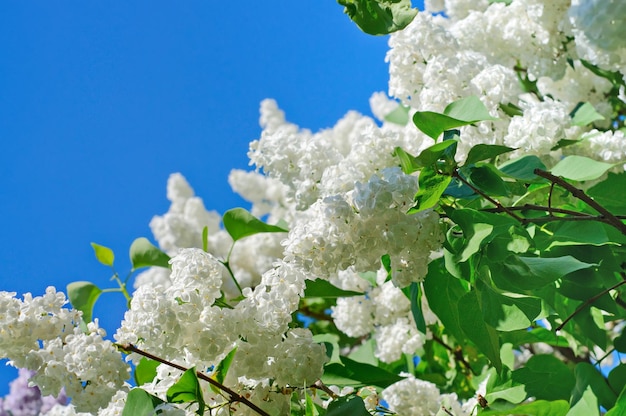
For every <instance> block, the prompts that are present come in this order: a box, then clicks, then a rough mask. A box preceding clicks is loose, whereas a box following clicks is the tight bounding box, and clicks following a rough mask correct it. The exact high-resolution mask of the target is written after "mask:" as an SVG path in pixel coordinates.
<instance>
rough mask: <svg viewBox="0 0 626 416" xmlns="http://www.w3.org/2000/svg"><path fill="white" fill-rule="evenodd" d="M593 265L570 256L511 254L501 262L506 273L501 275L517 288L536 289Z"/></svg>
mask: <svg viewBox="0 0 626 416" xmlns="http://www.w3.org/2000/svg"><path fill="white" fill-rule="evenodd" d="M593 266H595V265H594V264H590V263H584V262H582V261H580V260H578V259H576V258H574V257H572V256H563V257H549V258H543V257H521V256H514V255H513V256H509V257H508V258H507V259H506V261H505V262H504V263H503V264H502V268H503V273H505V274H506V275H505V276H502V277H504V278H505V280H509V281H510V282H511V283H512V284H513V285H514V286H516V287H518V288H521V289H538V288H540V287H542V286H545V285H548V284H550V283H552V282H555V281H556V280H557V279H559V278H561V277H563V276H565V275H567V274H569V273H572V272H575V271H576V270H581V269H587V268H589V267H593Z"/></svg>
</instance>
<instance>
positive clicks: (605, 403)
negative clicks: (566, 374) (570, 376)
mask: <svg viewBox="0 0 626 416" xmlns="http://www.w3.org/2000/svg"><path fill="white" fill-rule="evenodd" d="M574 374H575V375H576V387H575V388H574V392H573V393H572V397H571V400H570V403H571V404H572V406H574V404H576V402H578V401H579V400H581V399H582V398H583V394H584V392H585V390H586V389H587V387H590V388H591V390H592V391H593V394H594V395H595V396H596V397H597V398H598V401H599V402H600V405H601V406H602V407H604V408H605V409H610V408H611V407H613V406H615V401H616V400H617V395H616V394H615V393H614V392H613V390H612V389H611V387H610V386H609V383H608V382H607V380H606V379H605V378H604V376H603V375H602V373H600V371H598V369H596V368H595V367H594V366H593V365H591V364H589V363H578V364H576V368H575V369H574Z"/></svg>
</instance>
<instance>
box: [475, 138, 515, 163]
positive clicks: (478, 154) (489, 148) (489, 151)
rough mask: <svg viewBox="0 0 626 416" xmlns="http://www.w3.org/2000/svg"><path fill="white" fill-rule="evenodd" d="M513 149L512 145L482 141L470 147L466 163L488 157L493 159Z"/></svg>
mask: <svg viewBox="0 0 626 416" xmlns="http://www.w3.org/2000/svg"><path fill="white" fill-rule="evenodd" d="M513 150H515V149H514V148H512V147H507V146H500V145H497V144H482V143H480V144H477V145H476V146H473V147H472V148H471V149H470V151H469V153H468V154H467V158H466V159H465V165H466V166H467V165H471V164H472V163H476V162H480V161H482V160H486V159H493V158H494V157H496V156H499V155H501V154H503V153H507V152H511V151H513Z"/></svg>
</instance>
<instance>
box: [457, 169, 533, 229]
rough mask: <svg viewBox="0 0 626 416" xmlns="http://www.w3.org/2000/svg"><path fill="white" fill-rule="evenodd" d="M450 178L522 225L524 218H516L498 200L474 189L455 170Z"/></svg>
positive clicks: (515, 215)
mask: <svg viewBox="0 0 626 416" xmlns="http://www.w3.org/2000/svg"><path fill="white" fill-rule="evenodd" d="M452 176H453V177H455V178H458V179H459V180H460V181H461V182H463V183H464V184H465V185H467V186H468V187H469V188H470V189H471V190H472V191H474V192H476V193H477V194H478V195H480V196H482V197H483V198H485V199H486V200H487V201H489V202H491V203H492V204H494V205H495V206H496V207H497V208H498V209H501V210H502V212H505V213H507V214H508V215H509V216H511V217H513V218H515V219H516V220H518V221H519V222H521V223H522V224H524V218H522V217H520V216H518V215H517V214H515V213H514V212H513V211H511V210H510V209H508V207H505V206H504V205H502V204H501V203H500V202H499V201H498V200H496V199H493V198H492V197H490V196H489V195H487V194H486V193H484V192H483V191H481V190H480V189H478V188H476V187H475V186H474V185H472V184H471V183H470V182H469V181H468V180H467V179H465V178H464V177H463V176H462V175H461V174H460V173H459V171H458V170H455V171H454V172H452Z"/></svg>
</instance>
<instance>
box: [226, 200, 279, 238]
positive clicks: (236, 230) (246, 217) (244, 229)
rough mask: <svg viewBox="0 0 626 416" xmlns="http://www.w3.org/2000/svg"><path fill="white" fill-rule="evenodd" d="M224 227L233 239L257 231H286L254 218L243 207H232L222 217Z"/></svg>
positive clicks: (256, 232)
mask: <svg viewBox="0 0 626 416" xmlns="http://www.w3.org/2000/svg"><path fill="white" fill-rule="evenodd" d="M222 222H223V223H224V228H225V229H226V231H227V232H228V234H230V236H231V237H232V238H233V240H234V241H237V240H240V239H242V238H244V237H248V236H250V235H254V234H258V233H286V232H288V231H289V230H286V229H284V228H282V227H279V226H277V225H269V224H266V223H264V222H263V221H261V220H260V219H258V218H256V217H255V216H254V215H252V214H250V213H249V212H248V211H246V210H245V209H243V208H233V209H230V210H228V211H226V212H225V213H224V216H223V217H222Z"/></svg>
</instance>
